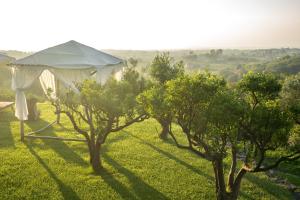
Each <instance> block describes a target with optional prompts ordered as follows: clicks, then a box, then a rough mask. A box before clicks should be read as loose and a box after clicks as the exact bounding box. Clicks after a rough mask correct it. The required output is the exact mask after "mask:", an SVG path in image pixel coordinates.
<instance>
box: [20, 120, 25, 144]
mask: <svg viewBox="0 0 300 200" xmlns="http://www.w3.org/2000/svg"><path fill="white" fill-rule="evenodd" d="M20 136H21V142H24V121H23V120H20Z"/></svg>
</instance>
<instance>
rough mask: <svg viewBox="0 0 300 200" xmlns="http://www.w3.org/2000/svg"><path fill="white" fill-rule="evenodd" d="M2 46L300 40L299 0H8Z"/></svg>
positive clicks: (231, 44)
mask: <svg viewBox="0 0 300 200" xmlns="http://www.w3.org/2000/svg"><path fill="white" fill-rule="evenodd" d="M0 18H1V32H0V49H2V50H8V49H17V50H25V51H37V50H41V49H43V48H46V47H49V46H53V45H56V44H58V43H63V42H66V41H69V40H71V39H72V40H77V41H78V42H81V43H84V44H87V45H90V46H93V47H95V48H99V49H186V48H194V49H198V48H199V49H200V48H272V47H275V48H281V47H300V1H299V0H243V1H241V0H219V1H217V0H202V1H200V0H181V1H178V0H173V1H171V0H170V1H169V0H164V1H162V0H160V1H159V0H151V1H145V0H129V1H122V0H109V1H108V0H107V1H103V0H101V1H100V0H82V1H71V0H70V1H68V0H64V1H62V0H43V1H38V0H27V1H22V0H9V1H8V0H7V1H2V2H1V12H0Z"/></svg>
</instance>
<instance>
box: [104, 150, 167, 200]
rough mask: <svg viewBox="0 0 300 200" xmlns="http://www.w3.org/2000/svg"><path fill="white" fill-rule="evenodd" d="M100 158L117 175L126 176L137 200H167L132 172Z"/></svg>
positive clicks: (106, 158) (116, 163) (105, 156)
mask: <svg viewBox="0 0 300 200" xmlns="http://www.w3.org/2000/svg"><path fill="white" fill-rule="evenodd" d="M102 157H103V158H104V160H105V161H106V163H108V164H109V165H111V166H112V167H114V168H115V169H116V170H117V171H118V172H119V173H121V174H123V175H124V176H126V178H127V179H128V180H129V181H130V183H131V186H132V189H133V192H134V194H135V195H136V196H137V199H143V200H144V199H149V200H153V199H155V200H157V199H169V198H168V197H166V196H165V195H164V194H163V193H161V192H160V191H158V190H156V189H155V188H153V187H152V186H150V185H148V184H147V183H145V182H144V181H143V180H142V179H141V178H139V177H137V176H136V175H135V174H134V173H133V172H131V171H130V170H128V169H126V168H125V167H123V166H122V165H120V164H119V163H118V162H116V161H115V160H113V159H112V158H110V157H109V156H107V155H106V154H103V155H102Z"/></svg>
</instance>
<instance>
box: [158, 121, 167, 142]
mask: <svg viewBox="0 0 300 200" xmlns="http://www.w3.org/2000/svg"><path fill="white" fill-rule="evenodd" d="M158 122H159V123H160V126H161V128H162V130H161V132H160V134H159V138H160V139H162V140H166V139H167V138H168V135H169V132H170V122H169V120H158Z"/></svg>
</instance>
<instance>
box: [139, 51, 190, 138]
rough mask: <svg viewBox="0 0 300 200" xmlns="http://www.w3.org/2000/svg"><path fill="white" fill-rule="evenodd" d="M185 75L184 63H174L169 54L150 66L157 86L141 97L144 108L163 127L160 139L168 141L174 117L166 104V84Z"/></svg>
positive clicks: (155, 59) (158, 57)
mask: <svg viewBox="0 0 300 200" xmlns="http://www.w3.org/2000/svg"><path fill="white" fill-rule="evenodd" d="M183 74H184V64H183V62H182V61H179V62H176V63H174V62H172V58H171V57H170V55H169V54H168V53H162V54H159V55H157V56H155V58H154V59H153V61H152V63H151V65H150V76H151V77H152V78H153V79H154V81H155V84H154V86H153V87H152V89H151V92H146V93H144V94H143V95H142V96H141V97H140V101H142V102H143V105H144V108H145V110H146V111H147V113H149V114H150V115H151V116H152V117H153V118H155V119H156V120H157V121H158V122H159V124H160V125H161V128H162V130H161V133H160V134H159V137H160V138H161V139H166V138H167V136H168V133H169V127H170V123H171V121H172V115H171V113H170V112H168V110H169V109H167V106H166V104H164V95H165V83H166V82H167V81H169V80H172V79H174V78H176V77H178V76H181V75H183Z"/></svg>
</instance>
